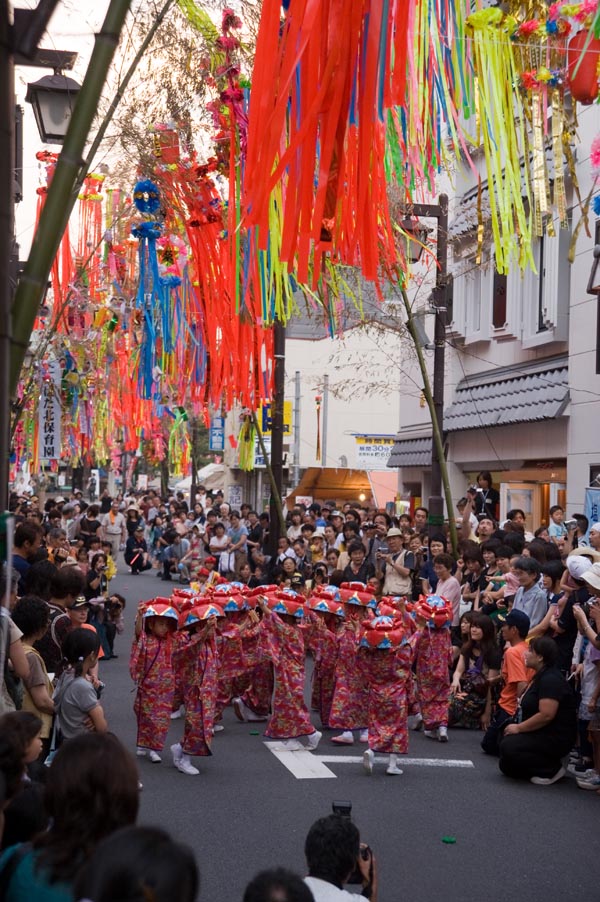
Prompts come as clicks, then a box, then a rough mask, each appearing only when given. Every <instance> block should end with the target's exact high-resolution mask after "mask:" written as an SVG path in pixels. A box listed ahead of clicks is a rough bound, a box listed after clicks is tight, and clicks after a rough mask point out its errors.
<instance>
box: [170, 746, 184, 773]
mask: <svg viewBox="0 0 600 902" xmlns="http://www.w3.org/2000/svg"><path fill="white" fill-rule="evenodd" d="M171 754H172V756H173V764H174V766H175V767H179V765H180V764H181V759H182V757H183V749H182V748H181V743H180V742H176V743H175V745H172V746H171Z"/></svg>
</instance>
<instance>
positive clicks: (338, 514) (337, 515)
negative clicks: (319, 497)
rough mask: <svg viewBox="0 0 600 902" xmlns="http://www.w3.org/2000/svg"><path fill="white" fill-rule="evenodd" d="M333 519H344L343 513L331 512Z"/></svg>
mask: <svg viewBox="0 0 600 902" xmlns="http://www.w3.org/2000/svg"><path fill="white" fill-rule="evenodd" d="M331 516H332V517H343V516H344V515H343V513H342V512H341V511H331Z"/></svg>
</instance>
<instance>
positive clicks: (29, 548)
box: [12, 520, 42, 595]
mask: <svg viewBox="0 0 600 902" xmlns="http://www.w3.org/2000/svg"><path fill="white" fill-rule="evenodd" d="M13 544H14V548H13V556H12V567H13V569H14V570H16V571H17V573H18V574H19V595H24V594H25V581H24V580H25V574H26V573H27V571H28V570H29V568H30V567H31V564H32V562H33V559H34V558H35V555H36V554H37V552H38V551H39V550H40V548H41V545H42V528H41V526H38V525H37V524H36V523H34V522H33V521H31V520H27V521H25V522H24V523H19V525H18V526H17V528H16V530H15V537H14V543H13Z"/></svg>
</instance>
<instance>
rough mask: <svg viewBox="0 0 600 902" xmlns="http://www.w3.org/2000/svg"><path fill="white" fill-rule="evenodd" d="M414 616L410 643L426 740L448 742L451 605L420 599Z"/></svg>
mask: <svg viewBox="0 0 600 902" xmlns="http://www.w3.org/2000/svg"><path fill="white" fill-rule="evenodd" d="M415 615H416V619H417V626H418V627H419V629H418V630H417V632H416V633H414V635H413V637H412V639H411V643H412V645H413V650H414V660H415V663H416V674H417V692H418V696H419V703H420V706H421V714H422V716H423V726H424V728H425V730H424V732H425V736H427V737H428V738H429V739H438V740H439V741H440V742H448V704H449V701H450V667H451V666H452V642H451V639H450V627H451V625H452V604H451V603H450V602H449V601H447V600H446V599H445V598H443V596H441V595H428V596H427V598H425V597H423V596H421V598H420V599H419V600H418V601H417V602H416V604H415Z"/></svg>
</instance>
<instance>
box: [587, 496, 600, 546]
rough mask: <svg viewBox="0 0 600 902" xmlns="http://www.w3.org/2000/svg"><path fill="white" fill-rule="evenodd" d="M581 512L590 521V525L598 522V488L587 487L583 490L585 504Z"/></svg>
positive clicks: (599, 497) (599, 509)
mask: <svg viewBox="0 0 600 902" xmlns="http://www.w3.org/2000/svg"><path fill="white" fill-rule="evenodd" d="M583 512H584V514H585V515H586V517H587V518H588V520H589V521H590V526H591V525H592V523H598V521H599V520H600V488H599V489H597V488H589V489H586V490H585V506H584V508H583ZM586 541H587V536H586Z"/></svg>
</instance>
